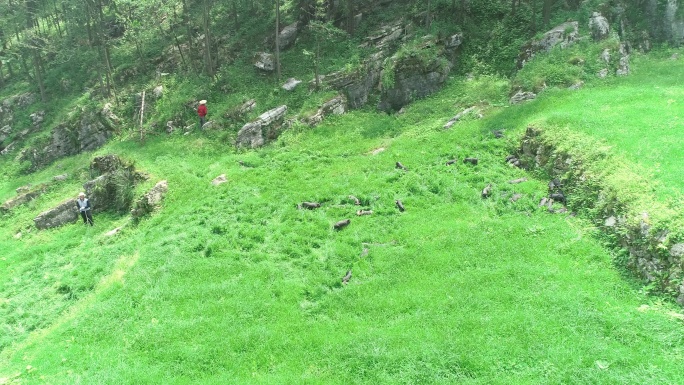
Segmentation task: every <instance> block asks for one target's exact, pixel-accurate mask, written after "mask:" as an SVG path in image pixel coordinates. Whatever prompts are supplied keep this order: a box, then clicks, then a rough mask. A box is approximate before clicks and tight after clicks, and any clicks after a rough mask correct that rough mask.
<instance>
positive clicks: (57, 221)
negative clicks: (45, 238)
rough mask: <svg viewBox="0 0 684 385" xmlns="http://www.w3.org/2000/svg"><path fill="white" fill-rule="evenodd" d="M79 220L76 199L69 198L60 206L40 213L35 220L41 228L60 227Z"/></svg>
mask: <svg viewBox="0 0 684 385" xmlns="http://www.w3.org/2000/svg"><path fill="white" fill-rule="evenodd" d="M77 220H78V210H77V209H76V199H69V200H68V201H65V202H62V203H61V204H60V205H59V206H57V207H55V208H52V209H50V210H48V211H44V212H42V213H40V214H39V215H38V216H37V217H36V218H35V219H34V220H33V222H34V223H35V225H36V227H37V228H38V229H40V230H44V229H50V228H53V227H59V226H62V225H65V224H67V223H71V222H76V221H77Z"/></svg>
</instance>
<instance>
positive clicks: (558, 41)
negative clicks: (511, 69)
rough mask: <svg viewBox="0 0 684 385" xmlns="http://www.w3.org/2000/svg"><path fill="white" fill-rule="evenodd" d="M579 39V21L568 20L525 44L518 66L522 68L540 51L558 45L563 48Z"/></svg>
mask: <svg viewBox="0 0 684 385" xmlns="http://www.w3.org/2000/svg"><path fill="white" fill-rule="evenodd" d="M578 39H579V23H578V22H576V21H568V22H566V23H563V24H561V25H559V26H557V27H555V28H553V29H552V30H550V31H548V32H546V33H545V34H544V35H543V36H542V37H541V38H540V39H538V40H532V41H530V42H528V43H527V44H525V45H524V46H523V47H522V49H521V50H520V54H518V60H517V66H518V68H522V67H523V66H524V65H525V63H527V62H529V61H530V59H532V57H534V55H536V54H537V53H539V52H549V51H551V49H553V48H554V47H556V46H560V47H561V48H565V47H568V46H570V45H572V44H574V43H575V42H576V41H577V40H578Z"/></svg>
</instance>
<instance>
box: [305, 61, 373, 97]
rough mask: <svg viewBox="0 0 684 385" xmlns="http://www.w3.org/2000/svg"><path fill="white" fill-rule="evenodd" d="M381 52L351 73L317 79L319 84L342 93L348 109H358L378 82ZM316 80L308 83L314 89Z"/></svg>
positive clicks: (335, 74) (341, 72)
mask: <svg viewBox="0 0 684 385" xmlns="http://www.w3.org/2000/svg"><path fill="white" fill-rule="evenodd" d="M383 55H384V53H383V52H378V53H376V54H374V55H371V56H370V57H369V58H368V59H366V60H365V61H364V62H363V63H362V64H361V65H360V66H359V67H358V68H356V69H354V70H352V71H347V70H343V71H337V72H333V73H330V74H328V75H324V76H321V77H319V79H318V81H319V83H320V84H321V85H322V86H323V87H324V88H327V89H334V90H338V91H340V92H342V93H343V94H344V96H345V97H346V99H347V103H348V105H349V107H350V108H360V107H362V106H364V105H365V104H366V103H368V96H369V95H370V93H371V92H372V91H373V90H374V89H375V88H376V87H377V85H378V83H379V82H380V71H381V70H382V61H383V58H384V56H383ZM315 85H316V79H314V80H312V81H311V82H310V83H309V86H310V88H314V87H315Z"/></svg>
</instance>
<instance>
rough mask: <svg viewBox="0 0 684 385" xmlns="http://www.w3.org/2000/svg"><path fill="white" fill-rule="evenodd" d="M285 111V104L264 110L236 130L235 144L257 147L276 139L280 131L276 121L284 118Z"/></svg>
mask: <svg viewBox="0 0 684 385" xmlns="http://www.w3.org/2000/svg"><path fill="white" fill-rule="evenodd" d="M285 113H287V106H285V105H283V106H280V107H276V108H274V109H272V110H269V111H266V112H264V113H263V114H261V115H259V117H258V118H257V119H256V120H254V121H253V122H250V123H247V124H245V125H244V126H243V127H242V128H241V129H240V131H239V132H238V135H237V140H236V145H237V146H238V147H250V148H257V147H261V146H263V145H264V144H265V143H266V142H268V141H271V140H274V139H276V138H277V137H278V136H279V135H280V132H281V131H282V128H281V127H279V125H278V124H277V123H278V122H281V121H282V120H283V119H284V117H285Z"/></svg>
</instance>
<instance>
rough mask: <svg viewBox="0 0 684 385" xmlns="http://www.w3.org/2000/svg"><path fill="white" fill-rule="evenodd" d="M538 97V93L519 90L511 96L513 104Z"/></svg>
mask: <svg viewBox="0 0 684 385" xmlns="http://www.w3.org/2000/svg"><path fill="white" fill-rule="evenodd" d="M536 98H537V95H536V94H535V93H532V92H523V91H518V92H517V93H516V94H515V95H513V96H512V97H511V100H510V103H511V104H520V103H522V102H526V101H528V100H533V99H536Z"/></svg>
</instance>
